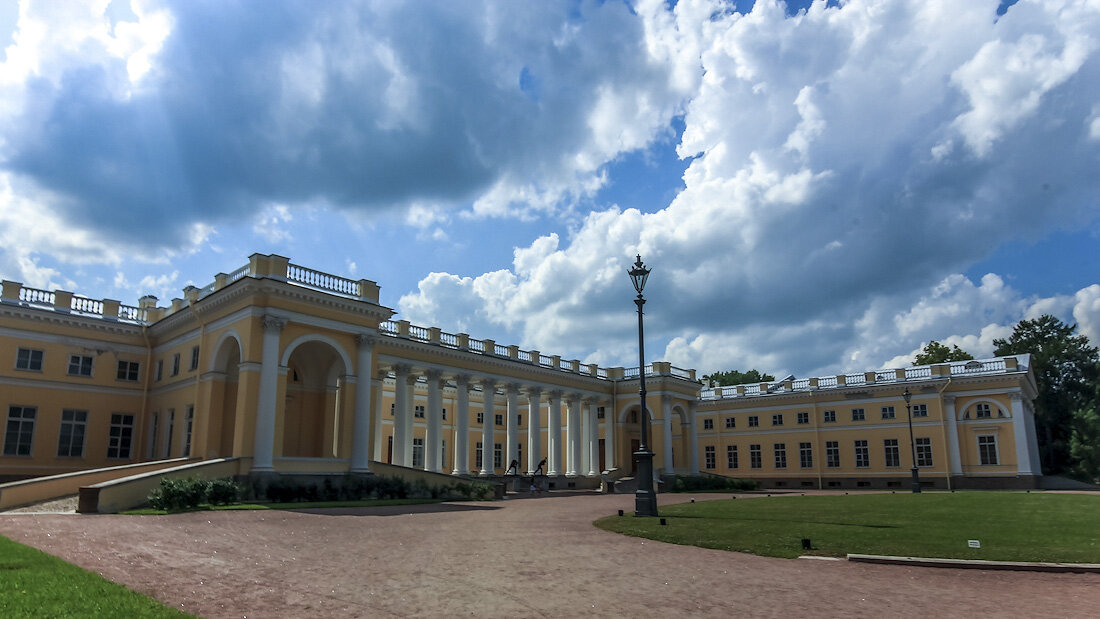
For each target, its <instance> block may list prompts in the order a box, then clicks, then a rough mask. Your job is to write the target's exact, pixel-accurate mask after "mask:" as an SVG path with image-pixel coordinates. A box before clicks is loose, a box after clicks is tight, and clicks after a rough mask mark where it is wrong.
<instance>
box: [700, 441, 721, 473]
mask: <svg viewBox="0 0 1100 619" xmlns="http://www.w3.org/2000/svg"><path fill="white" fill-rule="evenodd" d="M703 466H704V468H706V470H708V471H713V470H714V469H716V468H718V456H717V454H716V453H715V449H714V445H704V446H703Z"/></svg>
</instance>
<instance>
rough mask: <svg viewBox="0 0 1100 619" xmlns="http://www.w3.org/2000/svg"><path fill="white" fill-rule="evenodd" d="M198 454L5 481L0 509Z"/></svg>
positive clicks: (171, 464) (172, 464)
mask: <svg viewBox="0 0 1100 619" xmlns="http://www.w3.org/2000/svg"><path fill="white" fill-rule="evenodd" d="M195 461H196V459H195V458H173V459H171V460H155V461H153V462H139V463H137V464H124V465H122V466H110V467H106V468H102V469H91V470H88V471H75V472H72V473H62V474H61V475H49V476H47V477H32V478H30V479H22V480H19V481H13V482H9V483H6V484H0V511H4V510H8V509H12V508H14V507H21V506H23V505H31V504H34V503H41V502H43V501H49V500H51V499H57V498H60V497H63V496H70V495H73V494H76V493H77V492H78V491H79V489H80V487H81V486H88V485H91V484H98V483H101V482H105V481H110V480H112V479H119V478H120V477H129V476H131V475H138V474H142V473H150V472H156V471H160V470H163V469H170V468H173V467H176V466H179V465H181V464H185V463H188V462H195Z"/></svg>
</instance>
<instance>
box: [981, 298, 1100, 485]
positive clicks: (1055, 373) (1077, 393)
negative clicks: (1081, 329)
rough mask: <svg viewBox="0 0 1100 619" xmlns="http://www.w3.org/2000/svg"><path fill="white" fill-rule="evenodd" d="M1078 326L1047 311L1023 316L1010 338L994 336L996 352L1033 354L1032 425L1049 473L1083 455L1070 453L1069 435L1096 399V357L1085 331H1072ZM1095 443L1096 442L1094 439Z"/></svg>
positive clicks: (1059, 470)
mask: <svg viewBox="0 0 1100 619" xmlns="http://www.w3.org/2000/svg"><path fill="white" fill-rule="evenodd" d="M1076 330H1077V325H1067V324H1066V323H1064V322H1062V321H1061V320H1058V319H1057V318H1055V317H1054V316H1051V315H1049V314H1047V315H1043V316H1040V317H1038V318H1035V319H1032V320H1021V321H1020V322H1019V323H1018V324H1017V325H1016V328H1015V329H1013V330H1012V335H1011V336H1009V337H1008V339H995V340H993V345H994V346H996V349H995V351H994V352H995V353H996V354H997V355H998V356H1001V355H1017V354H1023V353H1030V354H1031V366H1032V371H1033V372H1034V374H1035V383H1036V386H1037V387H1038V396H1037V397H1036V398H1035V430H1036V432H1037V434H1038V438H1039V453H1040V455H1041V456H1042V459H1043V462H1045V463H1046V471H1045V473H1048V474H1058V473H1066V472H1070V471H1071V469H1073V468H1074V467H1073V464H1074V461H1075V460H1076V461H1079V460H1081V459H1082V458H1083V457H1084V455H1085V454H1083V453H1082V452H1080V450H1079V452H1078V455H1076V456H1074V455H1073V454H1071V450H1070V439H1071V437H1072V435H1073V431H1074V428H1075V426H1076V425H1077V424H1076V419H1075V415H1076V414H1078V412H1079V411H1083V410H1087V407H1088V405H1089V404H1090V403H1091V402H1092V401H1093V400H1094V396H1095V392H1096V381H1097V375H1098V369H1100V368H1098V363H1100V357H1098V355H1097V349H1096V347H1094V346H1089V340H1088V338H1087V337H1085V336H1083V335H1075V334H1074V331H1076ZM1082 430H1083V431H1084V430H1087V428H1082ZM1093 449H1100V446H1098V445H1096V444H1095V443H1094V444H1093Z"/></svg>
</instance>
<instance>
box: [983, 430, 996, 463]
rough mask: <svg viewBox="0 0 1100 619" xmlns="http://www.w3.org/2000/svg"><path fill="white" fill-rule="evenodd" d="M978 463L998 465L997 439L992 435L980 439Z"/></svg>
mask: <svg viewBox="0 0 1100 619" xmlns="http://www.w3.org/2000/svg"><path fill="white" fill-rule="evenodd" d="M978 462H980V463H981V464H990V465H995V464H997V462H998V460H997V437H996V436H993V435H992V434H990V435H986V436H979V437H978Z"/></svg>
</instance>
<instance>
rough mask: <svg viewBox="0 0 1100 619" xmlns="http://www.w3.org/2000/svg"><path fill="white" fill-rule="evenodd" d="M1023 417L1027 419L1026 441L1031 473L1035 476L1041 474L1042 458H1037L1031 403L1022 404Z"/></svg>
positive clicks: (1037, 445) (1037, 449) (1037, 440)
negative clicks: (1029, 455) (1029, 453)
mask: <svg viewBox="0 0 1100 619" xmlns="http://www.w3.org/2000/svg"><path fill="white" fill-rule="evenodd" d="M1024 411H1025V416H1026V417H1027V440H1028V446H1029V449H1030V451H1031V471H1032V472H1033V473H1035V474H1036V475H1042V474H1043V464H1042V458H1041V457H1040V456H1039V438H1038V435H1036V433H1035V409H1034V408H1032V406H1031V402H1028V401H1025V402H1024Z"/></svg>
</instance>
